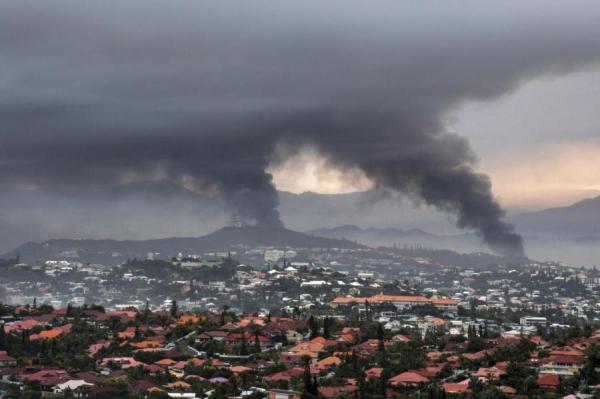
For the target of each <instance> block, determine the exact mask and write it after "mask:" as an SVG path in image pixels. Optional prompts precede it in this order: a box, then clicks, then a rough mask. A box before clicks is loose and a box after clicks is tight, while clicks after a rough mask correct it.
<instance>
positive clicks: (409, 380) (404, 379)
mask: <svg viewBox="0 0 600 399" xmlns="http://www.w3.org/2000/svg"><path fill="white" fill-rule="evenodd" d="M424 382H429V379H428V378H425V377H423V376H422V375H420V374H417V373H415V372H413V371H405V372H404V373H400V374H398V375H397V376H395V377H392V378H390V379H389V383H390V385H413V384H421V383H424Z"/></svg>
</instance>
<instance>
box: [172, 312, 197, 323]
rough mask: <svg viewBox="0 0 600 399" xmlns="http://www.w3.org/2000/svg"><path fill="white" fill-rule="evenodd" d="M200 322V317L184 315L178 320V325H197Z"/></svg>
mask: <svg viewBox="0 0 600 399" xmlns="http://www.w3.org/2000/svg"><path fill="white" fill-rule="evenodd" d="M199 321H200V317H198V316H196V315H193V314H190V315H182V316H180V317H179V319H178V320H177V324H196V323H198V322H199Z"/></svg>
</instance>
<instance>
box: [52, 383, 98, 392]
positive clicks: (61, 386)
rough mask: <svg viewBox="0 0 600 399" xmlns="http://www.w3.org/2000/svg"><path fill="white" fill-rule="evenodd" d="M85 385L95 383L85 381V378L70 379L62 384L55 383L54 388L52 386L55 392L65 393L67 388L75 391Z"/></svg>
mask: <svg viewBox="0 0 600 399" xmlns="http://www.w3.org/2000/svg"><path fill="white" fill-rule="evenodd" d="M84 385H89V386H92V385H94V384H90V383H89V382H85V381H84V380H69V381H65V382H63V383H62V384H58V385H55V386H54V388H52V391H53V392H54V393H63V392H65V391H66V390H69V391H74V390H76V389H78V388H81V387H82V386H84Z"/></svg>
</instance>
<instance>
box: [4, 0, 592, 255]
mask: <svg viewBox="0 0 600 399" xmlns="http://www.w3.org/2000/svg"><path fill="white" fill-rule="evenodd" d="M116 3H117V4H118V6H117V5H116V4H115V6H114V7H107V6H106V2H105V1H86V2H81V1H73V0H56V1H54V2H52V3H51V4H50V3H40V2H37V1H32V0H5V1H2V2H1V3H0V54H1V61H2V66H3V73H2V76H0V89H1V90H0V186H2V187H3V188H5V190H30V191H31V190H33V191H35V192H36V193H39V195H40V196H42V195H43V194H44V193H48V192H50V193H52V192H56V191H58V192H60V193H67V196H68V197H69V199H70V201H72V202H73V207H76V202H77V198H78V195H80V194H79V193H82V192H85V193H87V194H86V195H89V193H90V192H91V193H92V194H93V193H94V192H108V191H110V190H111V189H113V188H114V187H115V186H119V185H122V184H125V183H129V182H132V181H133V182H140V181H142V182H143V181H150V180H159V179H165V180H168V181H169V182H175V183H177V184H181V185H184V186H185V187H186V188H188V187H189V188H193V189H194V190H198V191H201V192H203V193H204V192H209V193H211V194H212V193H215V194H216V195H219V196H221V198H222V200H223V202H224V203H226V204H228V206H229V207H231V208H233V209H234V210H235V212H237V213H238V214H239V215H240V217H241V218H242V219H243V221H244V222H245V223H248V224H257V225H261V226H281V225H282V224H281V222H280V219H279V215H278V212H277V206H278V198H277V192H276V190H275V187H274V186H273V182H272V178H271V176H270V175H269V174H268V173H267V172H266V169H267V167H268V165H269V163H270V162H271V161H272V158H273V154H274V152H275V149H276V148H277V146H278V145H281V144H282V143H283V144H285V145H287V146H290V147H291V146H296V147H302V146H314V147H316V148H317V149H318V150H319V151H320V152H321V153H322V154H323V155H325V156H326V157H327V159H329V161H330V162H333V163H335V164H337V165H338V166H340V167H349V168H359V169H361V170H363V171H364V172H365V174H366V175H367V176H368V177H369V178H371V179H372V180H373V181H374V182H375V184H376V185H377V186H378V187H381V188H384V189H390V190H395V191H398V192H402V193H405V194H407V195H410V196H414V197H417V198H420V199H421V200H422V201H424V202H425V203H427V204H430V205H433V206H435V207H436V208H438V209H439V210H442V211H445V212H448V213H450V214H452V215H456V219H457V223H458V225H459V226H461V227H465V228H468V229H474V230H475V231H477V232H478V233H479V234H480V235H481V237H482V238H483V239H484V240H485V242H486V243H488V244H489V246H490V247H491V248H492V249H493V250H495V251H498V252H500V253H507V254H515V255H520V254H522V252H523V251H522V243H521V240H520V238H519V236H518V235H516V234H515V233H514V231H513V230H512V228H511V227H510V226H508V225H506V224H505V222H504V221H503V220H502V216H503V211H502V209H501V208H500V206H499V205H498V203H497V202H496V201H495V200H494V198H493V196H492V194H491V188H490V182H489V179H488V178H487V177H485V176H483V175H481V174H478V173H476V172H475V156H474V155H473V154H472V152H471V150H470V148H469V145H468V143H467V142H466V141H465V140H464V139H462V138H460V137H459V136H456V135H453V134H449V133H448V132H447V131H446V128H445V126H446V124H445V123H444V120H445V118H446V116H447V115H448V114H449V113H451V112H452V111H453V110H455V109H456V107H458V106H460V105H461V104H462V103H463V102H465V101H471V100H476V101H486V100H493V99H496V98H498V97H499V96H502V95H504V94H506V93H508V92H510V91H511V90H514V89H515V88H517V87H518V86H519V85H520V84H521V83H522V82H524V81H527V80H529V79H532V78H534V77H537V76H542V75H547V74H563V73H568V72H570V71H572V70H575V69H577V68H581V67H583V66H586V65H589V64H592V63H594V62H595V61H597V60H599V59H600V40H598V39H597V38H598V37H600V25H599V24H598V23H597V19H598V16H600V3H599V2H592V1H585V0H574V1H571V2H569V3H568V4H565V3H564V2H561V1H554V0H531V1H528V2H522V1H513V2H508V4H507V3H505V2H481V1H467V2H461V3H454V2H451V1H445V2H439V3H430V2H394V1H375V2H365V1H362V0H340V1H336V0H332V1H328V2H322V1H320V0H304V1H301V2H298V1H277V2H273V1H271V0H256V1H253V2H229V1H197V2H188V1H178V0H174V1H170V2H164V1H157V0H144V1H142V0H122V1H118V2H116ZM142 205H143V204H140V206H142ZM18 206H19V204H11V205H10V206H7V207H3V209H1V210H0V220H2V219H3V217H2V216H3V215H6V214H10V213H12V209H11V208H12V207H15V208H16V207H18ZM82 214H85V212H82ZM39 223H44V221H43V220H40V221H39ZM199 223H201V221H199ZM91 227H93V226H91Z"/></svg>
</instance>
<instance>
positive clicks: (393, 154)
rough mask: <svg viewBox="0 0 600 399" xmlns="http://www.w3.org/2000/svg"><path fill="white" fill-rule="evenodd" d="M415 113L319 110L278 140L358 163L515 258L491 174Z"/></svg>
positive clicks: (464, 145)
mask: <svg viewBox="0 0 600 399" xmlns="http://www.w3.org/2000/svg"><path fill="white" fill-rule="evenodd" d="M414 115H418V113H417V110H411V111H410V112H408V113H407V114H406V115H405V116H399V115H398V114H394V113H392V112H381V111H380V112H375V111H371V112H365V110H361V109H345V110H340V109H336V110H319V111H314V112H310V113H307V114H304V115H302V116H300V117H295V118H292V119H291V120H290V121H289V122H288V124H287V125H286V126H285V127H283V128H282V130H283V131H285V132H287V133H286V134H285V135H284V137H283V138H282V139H283V140H284V141H285V140H287V141H288V144H287V145H286V147H302V146H303V145H309V146H312V147H316V148H317V150H319V151H320V152H321V153H322V154H323V155H325V156H326V157H328V158H329V159H330V160H331V162H333V163H335V164H337V165H338V166H339V167H341V168H359V169H361V170H362V171H363V172H364V173H365V174H366V176H367V177H369V178H370V179H371V180H372V181H373V182H374V183H375V185H376V187H379V188H384V189H389V190H395V191H398V192H401V193H405V194H408V195H411V196H413V197H416V198H419V199H421V200H422V201H424V202H425V203H426V204H428V205H431V206H434V207H435V208H437V209H438V210H440V211H443V212H447V213H450V214H453V215H456V216H457V225H458V226H459V227H461V228H467V229H471V230H475V231H476V232H478V233H479V234H480V236H481V237H482V239H483V240H484V241H485V242H486V243H487V244H488V245H489V247H490V248H491V249H492V250H494V251H495V252H497V253H500V254H505V255H514V256H522V255H523V240H522V238H521V237H520V236H519V235H518V234H516V233H515V232H514V229H513V227H512V226H510V225H508V224H506V223H505V222H504V221H503V220H502V217H503V216H504V211H503V210H502V208H501V207H500V205H499V204H498V203H497V202H496V201H495V199H494V197H493V195H492V191H491V182H490V179H489V178H488V177H487V176H486V175H483V174H480V173H476V172H475V171H474V170H473V168H472V165H473V163H474V162H475V160H476V158H475V156H474V154H473V153H472V151H471V149H470V147H469V144H468V142H467V141H466V140H465V139H464V138H461V137H459V136H456V135H452V134H448V133H444V132H441V131H440V129H441V127H440V126H437V125H436V124H435V123H432V122H433V121H434V118H432V117H430V118H426V120H425V121H423V122H420V123H419V122H418V121H415V117H414ZM414 122H416V123H414ZM425 129H426V130H425ZM374 206H376V205H374Z"/></svg>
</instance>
